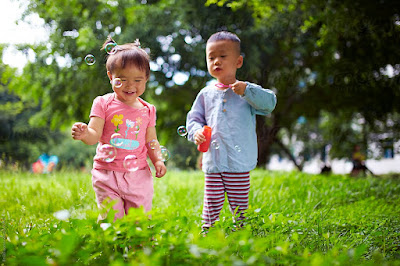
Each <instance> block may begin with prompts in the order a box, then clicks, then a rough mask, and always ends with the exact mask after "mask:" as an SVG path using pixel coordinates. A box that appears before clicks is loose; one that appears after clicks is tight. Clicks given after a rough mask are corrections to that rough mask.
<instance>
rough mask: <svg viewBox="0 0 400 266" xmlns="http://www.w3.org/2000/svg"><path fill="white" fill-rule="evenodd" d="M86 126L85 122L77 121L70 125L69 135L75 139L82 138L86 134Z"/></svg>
mask: <svg viewBox="0 0 400 266" xmlns="http://www.w3.org/2000/svg"><path fill="white" fill-rule="evenodd" d="M88 132H89V130H88V126H87V124H85V123H82V122H78V123H75V124H73V125H72V129H71V135H72V138H73V139H75V140H82V139H84V138H85V137H86V136H87V135H88Z"/></svg>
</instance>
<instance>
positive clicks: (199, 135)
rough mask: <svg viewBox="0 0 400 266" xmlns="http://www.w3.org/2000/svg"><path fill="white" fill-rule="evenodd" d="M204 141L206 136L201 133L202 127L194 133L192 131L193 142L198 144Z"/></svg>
mask: <svg viewBox="0 0 400 266" xmlns="http://www.w3.org/2000/svg"><path fill="white" fill-rule="evenodd" d="M204 141H206V137H205V136H204V135H203V129H199V130H197V131H196V133H194V143H195V144H196V145H200V144H201V143H203V142H204Z"/></svg>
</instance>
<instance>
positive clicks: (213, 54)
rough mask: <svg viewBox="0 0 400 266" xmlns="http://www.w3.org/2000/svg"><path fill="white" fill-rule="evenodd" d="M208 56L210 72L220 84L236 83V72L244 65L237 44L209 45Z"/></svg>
mask: <svg viewBox="0 0 400 266" xmlns="http://www.w3.org/2000/svg"><path fill="white" fill-rule="evenodd" d="M206 56H207V69H208V72H209V73H210V74H211V76H213V77H214V78H216V79H217V80H218V82H221V83H223V84H226V85H228V84H232V83H234V82H235V81H236V70H237V69H238V68H240V67H241V66H242V65H243V57H242V56H241V55H240V53H239V48H238V44H237V43H235V42H233V41H229V40H221V41H216V42H211V43H207V48H206Z"/></svg>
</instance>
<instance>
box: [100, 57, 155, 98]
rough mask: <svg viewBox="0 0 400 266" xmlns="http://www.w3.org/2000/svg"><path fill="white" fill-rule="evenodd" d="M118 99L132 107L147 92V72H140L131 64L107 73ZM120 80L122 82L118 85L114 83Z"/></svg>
mask: <svg viewBox="0 0 400 266" xmlns="http://www.w3.org/2000/svg"><path fill="white" fill-rule="evenodd" d="M107 75H108V77H109V79H110V81H111V84H112V87H113V90H114V92H115V94H116V95H117V99H118V100H120V101H121V102H123V103H126V104H128V105H132V104H134V103H135V102H136V101H137V98H138V97H139V96H140V95H142V94H143V93H144V91H145V90H146V83H147V76H146V72H145V71H143V70H140V69H139V68H137V67H136V66H135V65H133V64H130V65H127V66H126V67H125V68H119V69H116V70H115V71H113V73H111V72H110V71H108V72H107ZM116 79H120V81H121V82H122V84H121V83H119V84H117V83H115V82H113V81H115V80H116Z"/></svg>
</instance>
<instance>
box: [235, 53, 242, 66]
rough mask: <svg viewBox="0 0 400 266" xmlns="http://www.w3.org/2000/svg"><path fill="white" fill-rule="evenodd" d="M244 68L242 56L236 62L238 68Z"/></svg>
mask: <svg viewBox="0 0 400 266" xmlns="http://www.w3.org/2000/svg"><path fill="white" fill-rule="evenodd" d="M242 66H243V56H242V55H240V56H239V57H238V59H237V62H236V68H241V67H242Z"/></svg>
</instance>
